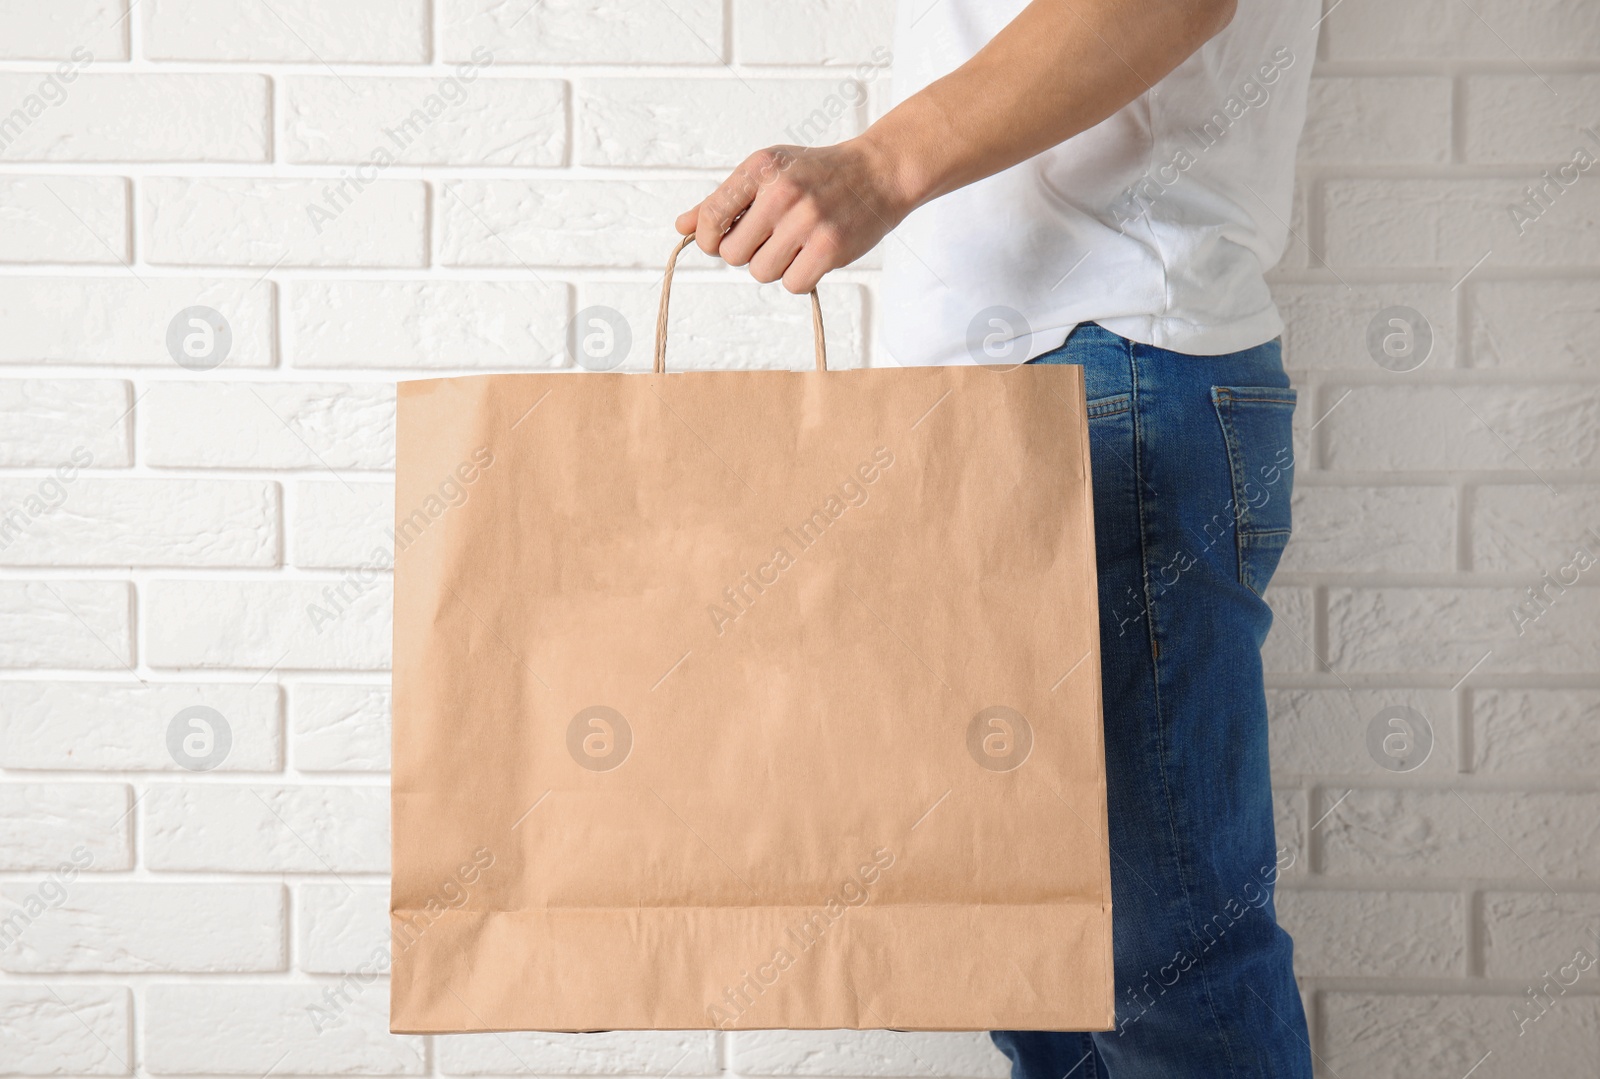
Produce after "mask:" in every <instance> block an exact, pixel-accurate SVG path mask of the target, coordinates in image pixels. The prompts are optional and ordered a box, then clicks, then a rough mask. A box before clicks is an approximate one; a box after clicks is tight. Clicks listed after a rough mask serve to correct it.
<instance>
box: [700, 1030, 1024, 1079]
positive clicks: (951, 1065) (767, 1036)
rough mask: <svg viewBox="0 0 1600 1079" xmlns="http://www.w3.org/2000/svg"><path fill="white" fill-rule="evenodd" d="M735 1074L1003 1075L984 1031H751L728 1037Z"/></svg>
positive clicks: (1001, 1060)
mask: <svg viewBox="0 0 1600 1079" xmlns="http://www.w3.org/2000/svg"><path fill="white" fill-rule="evenodd" d="M730 1040H731V1043H732V1051H733V1052H732V1056H733V1059H732V1068H733V1070H734V1071H735V1072H736V1073H737V1074H739V1075H825V1076H891V1075H895V1076H898V1075H929V1076H971V1077H974V1079H1001V1077H1002V1076H1005V1075H1007V1074H1008V1072H1009V1069H1008V1067H1007V1063H1006V1058H1005V1057H1003V1056H1001V1055H1000V1053H999V1051H998V1050H996V1049H995V1047H994V1044H993V1043H992V1042H990V1041H989V1037H988V1035H986V1034H943V1033H928V1032H921V1033H911V1032H907V1033H898V1032H896V1031H892V1030H864V1031H858V1032H855V1033H851V1034H846V1033H845V1032H843V1031H835V1030H752V1031H740V1032H739V1033H737V1034H734V1035H732V1036H731V1039H730Z"/></svg>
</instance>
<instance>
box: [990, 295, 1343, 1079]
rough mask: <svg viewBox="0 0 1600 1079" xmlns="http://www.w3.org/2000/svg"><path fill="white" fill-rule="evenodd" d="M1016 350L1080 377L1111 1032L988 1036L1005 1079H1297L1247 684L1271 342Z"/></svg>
mask: <svg viewBox="0 0 1600 1079" xmlns="http://www.w3.org/2000/svg"><path fill="white" fill-rule="evenodd" d="M1033 362H1034V363H1075V364H1081V365H1082V366H1083V369H1084V377H1085V381H1086V383H1087V386H1088V400H1089V441H1090V457H1091V463H1092V465H1093V471H1094V513H1095V543H1096V559H1097V562H1098V566H1099V574H1100V585H1099V593H1100V646H1101V650H1102V668H1103V677H1104V682H1103V689H1104V695H1105V724H1106V781H1107V788H1108V798H1109V808H1110V822H1111V835H1110V840H1111V896H1112V930H1113V933H1112V939H1113V953H1114V957H1115V968H1116V987H1117V988H1116V992H1117V1002H1116V1016H1117V1026H1116V1029H1115V1030H1112V1031H1110V1032H1108V1033H1100V1034H1065V1033H1061V1034H1057V1033H1040V1032H1027V1031H996V1032H994V1034H993V1035H992V1037H993V1038H994V1042H995V1044H996V1045H997V1046H999V1047H1000V1049H1001V1051H1002V1052H1004V1053H1005V1054H1006V1055H1007V1056H1009V1057H1010V1058H1011V1061H1012V1072H1011V1073H1012V1076H1013V1079H1102V1077H1104V1076H1112V1077H1113V1079H1157V1077H1160V1079H1180V1077H1186V1076H1192V1077H1195V1079H1200V1077H1204V1079H1223V1077H1239V1079H1243V1077H1250V1079H1301V1077H1304V1079H1309V1077H1310V1075H1311V1049H1310V1045H1309V1043H1308V1042H1307V1040H1306V1020H1305V1012H1304V1010H1303V1008H1302V1007H1301V1002H1300V995H1299V992H1298V990H1297V989H1296V988H1295V982H1294V971H1293V966H1292V961H1291V952H1292V945H1291V943H1290V940H1289V935H1288V934H1287V933H1285V932H1284V931H1283V930H1282V929H1280V928H1279V927H1278V923H1277V917H1276V915H1275V913H1274V910H1273V904H1272V890H1273V884H1274V883H1275V881H1276V879H1277V876H1278V873H1279V872H1280V871H1281V870H1282V869H1284V868H1287V866H1288V864H1289V863H1290V861H1291V860H1292V857H1293V856H1292V854H1290V853H1289V852H1288V851H1283V852H1281V853H1280V852H1279V850H1278V849H1277V848H1276V846H1275V842H1274V838H1273V829H1272V790H1271V778H1270V774H1269V768H1268V760H1267V710H1266V700H1265V696H1264V693H1263V691H1262V680H1261V643H1262V641H1263V640H1265V639H1266V635H1267V629H1268V628H1269V626H1270V625H1271V622H1272V614H1271V612H1270V611H1269V610H1268V609H1267V605H1266V604H1265V603H1264V602H1262V599H1261V591H1262V590H1263V589H1264V588H1265V587H1266V585H1267V581H1268V580H1269V579H1270V578H1271V577H1272V572H1273V570H1274V569H1275V568H1276V566H1277V564H1278V557H1279V555H1280V554H1281V553H1282V551H1283V545H1284V542H1285V541H1286V540H1287V539H1288V537H1289V491H1290V487H1291V484H1292V483H1293V479H1294V452H1293V445H1292V442H1291V437H1290V418H1291V416H1292V415H1293V413H1294V400H1295V394H1294V391H1293V390H1291V389H1290V388H1289V380H1288V378H1287V377H1286V376H1285V375H1284V373H1283V365H1282V362H1281V361H1280V358H1279V346H1278V343H1277V342H1272V343H1269V344H1265V345H1261V346H1259V347H1257V348H1252V349H1248V350H1246V351H1244V352H1235V353H1233V354H1231V355H1226V356H1189V355H1184V354H1182V353H1177V352H1168V351H1166V350H1164V349H1159V348H1154V347H1152V346H1149V345H1141V344H1136V343H1134V342H1132V341H1128V340H1126V339H1124V338H1121V337H1118V336H1117V335H1116V334H1113V333H1110V332H1108V331H1106V330H1104V329H1101V328H1100V327H1099V326H1096V325H1093V324H1088V325H1083V326H1080V327H1078V329H1077V330H1075V331H1074V332H1073V334H1072V336H1071V337H1069V338H1068V339H1067V341H1066V343H1065V344H1063V345H1062V346H1061V347H1060V348H1059V349H1056V350H1055V351H1054V352H1051V353H1048V354H1046V355H1044V356H1041V357H1039V358H1038V359H1036V360H1034V361H1033Z"/></svg>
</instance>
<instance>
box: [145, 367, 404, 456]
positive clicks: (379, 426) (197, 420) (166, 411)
mask: <svg viewBox="0 0 1600 1079" xmlns="http://www.w3.org/2000/svg"><path fill="white" fill-rule="evenodd" d="M139 410H140V417H141V421H142V424H141V425H142V427H143V429H144V436H145V445H144V451H143V452H144V458H145V460H146V461H147V462H148V463H150V464H152V465H154V466H156V467H157V468H277V469H283V468H298V469H315V470H316V471H318V472H319V473H321V474H323V475H327V474H328V473H329V470H332V472H333V475H334V477H335V478H336V479H342V477H340V476H339V475H338V474H339V472H340V471H342V470H345V469H353V470H360V469H387V468H392V467H393V465H394V387H393V386H392V385H390V384H385V383H376V382H362V383H334V382H322V383H317V382H235V383H231V384H224V383H217V382H158V383H153V384H151V385H150V386H149V388H148V389H146V391H145V395H144V397H143V398H142V399H141V400H140V402H139Z"/></svg>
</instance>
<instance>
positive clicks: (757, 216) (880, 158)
mask: <svg viewBox="0 0 1600 1079" xmlns="http://www.w3.org/2000/svg"><path fill="white" fill-rule="evenodd" d="M1235 4H1236V0H1072V2H1071V3H1061V2H1060V0H1032V2H1031V3H1029V4H1028V6H1027V7H1026V8H1024V9H1023V10H1022V12H1021V13H1020V14H1019V15H1018V16H1017V17H1016V18H1015V19H1013V20H1012V21H1011V22H1010V23H1009V24H1008V25H1006V26H1005V28H1003V29H1002V30H1001V31H1000V32H999V33H998V34H996V35H995V37H994V40H992V41H990V42H989V43H988V44H987V45H985V46H984V47H983V48H982V49H980V50H979V51H978V54H977V55H976V56H974V57H973V58H972V59H970V60H968V61H967V62H966V63H965V64H962V65H961V66H960V67H958V68H956V70H955V71H953V72H951V73H950V74H948V75H946V76H945V77H944V78H942V79H939V80H938V81H936V82H934V83H933V84H931V85H929V86H926V87H924V88H923V89H922V90H921V91H919V92H918V93H916V94H913V95H912V96H911V97H909V98H907V99H906V100H905V101H902V102H901V103H900V104H899V105H897V106H896V107H895V108H894V109H893V110H891V111H890V112H889V114H888V115H887V116H884V117H883V118H881V119H880V120H878V121H877V122H876V123H874V124H873V125H872V126H871V127H870V128H868V129H867V131H866V132H865V133H864V134H862V135H860V136H859V137H857V138H854V139H851V140H849V141H848V142H842V143H840V144H839V145H837V146H821V147H813V148H809V149H808V148H805V147H799V146H774V147H772V148H770V149H767V150H762V151H761V152H760V153H758V154H755V155H754V156H752V157H751V158H750V159H749V160H748V161H746V162H745V163H744V164H742V165H740V166H739V167H738V168H737V169H735V170H734V172H733V175H732V176H729V177H728V179H727V180H725V181H723V184H722V186H721V187H719V188H717V190H716V192H715V193H714V194H712V196H711V197H710V198H708V199H706V200H705V201H704V202H702V203H701V204H700V205H698V206H696V207H695V208H694V209H692V210H689V211H687V212H686V213H684V214H682V215H680V216H679V217H678V231H679V232H680V233H682V234H684V235H685V236H687V235H688V234H689V233H691V232H692V233H694V235H695V239H696V241H698V243H699V244H700V249H701V250H702V251H704V252H705V253H706V254H708V255H721V256H722V257H723V258H725V259H727V260H728V261H729V262H731V263H733V264H734V265H735V266H743V265H744V264H745V263H746V262H748V263H749V264H750V273H751V275H752V276H753V277H755V279H756V280H757V281H763V282H765V281H776V280H778V278H780V277H781V278H783V284H784V287H785V288H787V289H788V290H789V291H790V292H809V291H810V290H811V289H812V288H813V287H814V286H815V285H816V283H817V281H818V279H820V278H821V277H822V275H823V274H825V273H827V272H828V271H829V270H832V269H834V268H836V267H839V266H843V265H846V264H847V263H849V262H852V261H854V260H855V259H858V258H860V257H861V256H862V255H863V254H865V253H866V252H867V251H870V250H871V249H872V248H873V247H874V246H875V245H876V244H877V243H878V241H879V240H882V239H883V238H884V236H886V235H887V234H888V233H889V230H890V229H892V228H894V227H895V226H896V225H898V224H899V223H900V221H901V219H903V218H904V217H905V216H906V215H907V214H909V213H910V212H911V211H912V210H914V209H916V208H917V207H918V206H921V205H922V204H923V203H925V202H927V201H928V200H930V199H935V198H938V197H939V196H940V195H943V194H945V193H946V192H949V191H954V190H955V189H956V188H959V187H965V186H966V185H967V184H970V183H973V182H975V181H977V180H981V179H983V178H984V177H985V176H992V175H994V174H995V173H997V172H999V171H1001V170H1002V169H1008V168H1010V167H1011V166H1012V165H1015V164H1017V163H1018V162H1020V161H1026V160H1027V159H1028V158H1030V157H1032V156H1034V155H1035V154H1038V153H1041V152H1043V151H1044V150H1047V149H1049V148H1050V147H1052V146H1055V145H1056V144H1057V143H1060V142H1063V141H1065V140H1066V139H1069V138H1071V137H1072V136H1074V135H1076V134H1078V133H1079V132H1080V131H1085V130H1087V129H1089V128H1091V127H1093V126H1094V125H1095V124H1098V123H1099V122H1100V121H1102V120H1104V119H1105V118H1106V117H1108V116H1111V115H1112V114H1114V113H1115V112H1116V111H1117V110H1118V109H1120V108H1122V107H1123V106H1124V105H1126V104H1128V102H1130V101H1133V100H1134V99H1135V98H1137V97H1138V96H1139V95H1140V94H1143V93H1145V92H1146V91H1148V90H1149V89H1150V88H1151V87H1152V86H1154V85H1155V83H1157V82H1158V81H1160V80H1161V79H1162V78H1163V77H1164V76H1165V75H1166V74H1167V72H1169V71H1171V70H1172V69H1173V68H1175V67H1177V66H1178V65H1179V64H1181V63H1182V62H1183V61H1184V60H1185V59H1187V58H1188V57H1189V56H1190V55H1191V54H1192V53H1193V52H1194V51H1195V50H1196V49H1198V48H1199V47H1200V46H1201V45H1203V44H1205V43H1206V41H1208V40H1209V39H1210V38H1211V37H1213V36H1214V35H1215V34H1217V33H1218V32H1220V31H1221V30H1222V28H1223V27H1225V26H1227V25H1228V21H1229V20H1230V19H1232V18H1233V13H1234V7H1235ZM740 214H743V215H744V216H743V217H740V216H739V215H740ZM730 226H731V231H730Z"/></svg>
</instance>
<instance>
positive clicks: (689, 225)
mask: <svg viewBox="0 0 1600 1079" xmlns="http://www.w3.org/2000/svg"><path fill="white" fill-rule="evenodd" d="M702 205H704V204H703V203H698V202H697V203H695V204H694V205H693V206H691V207H690V208H689V209H687V210H685V211H683V213H681V214H679V215H678V220H677V221H675V222H673V225H674V227H675V228H677V230H678V235H679V236H687V235H689V234H690V233H692V232H694V230H695V228H696V227H697V226H698V225H699V223H700V207H701V206H702Z"/></svg>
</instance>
